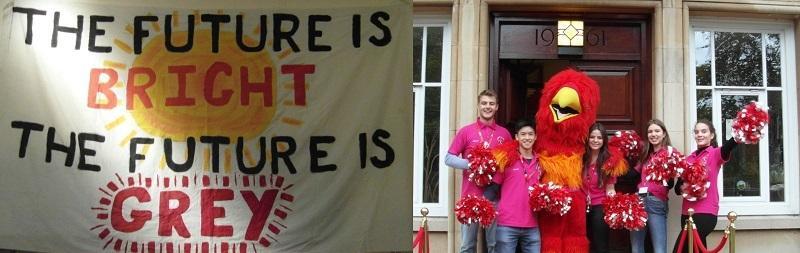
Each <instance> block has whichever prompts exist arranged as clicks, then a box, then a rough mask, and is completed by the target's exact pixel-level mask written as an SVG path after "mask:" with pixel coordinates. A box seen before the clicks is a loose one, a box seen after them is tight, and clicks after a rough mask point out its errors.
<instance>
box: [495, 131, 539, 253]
mask: <svg viewBox="0 0 800 253" xmlns="http://www.w3.org/2000/svg"><path fill="white" fill-rule="evenodd" d="M535 128H536V127H535V125H534V123H533V122H532V121H530V120H520V121H519V122H517V125H516V128H515V131H514V132H515V135H514V137H515V138H516V140H517V141H518V142H519V148H518V154H513V155H509V156H508V157H511V158H509V159H512V160H511V161H510V162H509V166H507V167H506V168H504V169H503V170H502V172H498V173H497V174H495V177H494V179H493V181H494V182H495V183H497V184H500V200H499V201H498V202H497V209H498V210H497V230H496V231H497V235H496V237H495V238H496V244H495V251H496V252H498V253H514V252H518V251H517V245H519V247H520V251H519V252H523V253H539V252H540V250H541V240H540V235H539V226H538V223H537V221H536V214H534V213H533V212H532V211H531V207H530V205H529V204H528V200H529V197H528V187H531V186H534V185H536V184H538V183H539V176H540V175H541V169H540V168H539V163H538V162H537V160H536V156H535V155H534V153H533V143H534V141H536V132H535V131H534V129H535ZM515 153H516V152H515Z"/></svg>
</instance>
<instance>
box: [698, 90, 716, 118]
mask: <svg viewBox="0 0 800 253" xmlns="http://www.w3.org/2000/svg"><path fill="white" fill-rule="evenodd" d="M712 105H713V103H712V102H711V90H697V120H701V119H707V120H711V119H712V118H711V117H712V116H711V112H712V110H711V109H712Z"/></svg>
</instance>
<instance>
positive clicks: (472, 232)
mask: <svg viewBox="0 0 800 253" xmlns="http://www.w3.org/2000/svg"><path fill="white" fill-rule="evenodd" d="M480 226H481V225H480V224H478V223H472V224H461V250H460V251H459V252H460V253H475V252H477V250H476V248H475V245H476V244H477V242H478V231H479V230H480ZM496 228H497V223H496V222H492V225H490V226H489V227H487V228H485V229H484V231H485V233H486V250H487V252H488V253H494V246H495V233H496V232H495V230H496Z"/></svg>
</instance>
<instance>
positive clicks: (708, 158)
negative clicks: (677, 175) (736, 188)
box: [673, 120, 736, 252]
mask: <svg viewBox="0 0 800 253" xmlns="http://www.w3.org/2000/svg"><path fill="white" fill-rule="evenodd" d="M716 131H717V130H716V129H715V128H714V124H712V123H711V122H710V121H708V120H699V121H697V123H696V124H694V141H695V142H697V150H695V151H694V152H692V153H691V154H689V156H687V157H686V161H687V162H689V163H693V162H701V163H702V164H703V165H704V166H705V169H706V175H708V179H709V181H710V182H711V186H710V187H709V188H708V191H707V194H708V195H707V196H706V197H705V198H702V199H698V200H696V201H688V200H686V199H684V200H683V205H682V207H681V223H680V224H681V229H682V228H683V227H682V226H683V224H686V220H687V219H688V218H689V214H688V210H689V208H692V209H694V212H695V213H694V215H693V216H692V219H693V220H694V224H695V225H696V227H697V232H698V233H699V234H700V241H701V242H702V243H703V245H705V246H706V248H708V247H709V246H708V244H706V236H708V234H710V233H711V231H713V230H714V227H715V226H716V225H717V212H719V193H718V192H717V187H718V186H717V177H718V176H719V171H720V170H721V169H722V165H723V164H724V163H725V162H727V161H728V159H730V157H731V151H733V149H734V148H735V147H736V141H734V140H733V138H730V139H728V140H727V141H725V143H724V144H722V147H721V148H720V147H717V135H716V134H715V133H716ZM681 184H682V182H681V181H678V184H677V185H676V187H675V193H676V194H678V196H680V195H681V189H680V185H681ZM678 240H680V237H679V238H678ZM679 243H680V241H676V242H675V248H674V250H673V252H689V250H688V247H689V246H688V245H687V244H686V243H684V244H685V245H684V248H683V250H682V251H678V250H679V249H678V244H679ZM711 247H713V246H711Z"/></svg>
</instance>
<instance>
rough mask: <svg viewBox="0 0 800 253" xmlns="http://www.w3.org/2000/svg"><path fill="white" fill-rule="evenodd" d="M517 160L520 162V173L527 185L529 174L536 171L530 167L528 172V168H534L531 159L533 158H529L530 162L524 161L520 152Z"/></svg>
mask: <svg viewBox="0 0 800 253" xmlns="http://www.w3.org/2000/svg"><path fill="white" fill-rule="evenodd" d="M519 162H520V163H521V164H522V174H523V176H525V185H529V182H530V178H531V176H533V174H536V172H538V171H536V170H535V169H530V173H528V170H529V168H532V167H533V168H536V166H534V165H535V164H536V163H535V162H534V161H533V158H531V162H530V163H525V158H523V157H522V155H521V154H520V155H519Z"/></svg>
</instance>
